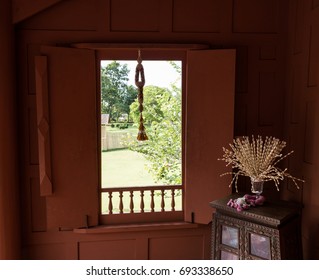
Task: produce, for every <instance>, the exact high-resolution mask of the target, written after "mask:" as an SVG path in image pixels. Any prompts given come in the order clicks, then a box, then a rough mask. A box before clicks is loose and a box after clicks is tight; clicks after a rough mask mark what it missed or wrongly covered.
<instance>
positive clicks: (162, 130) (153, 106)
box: [129, 86, 182, 185]
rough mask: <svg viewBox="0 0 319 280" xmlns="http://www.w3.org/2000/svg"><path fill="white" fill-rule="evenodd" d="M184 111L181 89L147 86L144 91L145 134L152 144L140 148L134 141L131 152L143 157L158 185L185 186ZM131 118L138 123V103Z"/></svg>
mask: <svg viewBox="0 0 319 280" xmlns="http://www.w3.org/2000/svg"><path fill="white" fill-rule="evenodd" d="M181 110H182V107H181V92H180V89H177V88H174V90H173V91H170V90H168V89H166V88H160V87H156V86H148V87H145V89H144V111H143V117H144V120H145V126H146V132H147V135H148V137H149V140H148V141H147V142H146V143H143V144H140V143H137V141H135V140H133V139H131V141H130V143H129V148H130V149H131V150H134V151H137V152H140V153H142V154H144V156H145V158H146V159H147V160H149V161H150V164H149V165H148V166H147V168H148V170H149V171H150V172H151V173H152V174H153V176H154V178H155V180H156V181H161V182H163V183H165V184H168V185H180V184H182V138H181V135H182V111H181ZM131 117H132V119H133V120H134V122H135V123H138V120H139V112H138V102H137V101H135V102H134V103H133V104H132V105H131Z"/></svg>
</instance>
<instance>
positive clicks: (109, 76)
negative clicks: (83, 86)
mask: <svg viewBox="0 0 319 280" xmlns="http://www.w3.org/2000/svg"><path fill="white" fill-rule="evenodd" d="M129 71H130V70H129V69H128V67H127V64H120V63H119V62H117V61H113V62H111V63H110V64H108V65H107V66H105V67H102V68H101V112H102V113H103V114H109V115H110V119H112V118H115V119H118V117H119V116H121V114H124V113H126V114H128V115H129V112H130V105H131V104H132V102H133V101H134V99H135V98H136V96H137V90H136V89H135V87H133V86H130V85H128V84H127V82H128V74H129Z"/></svg>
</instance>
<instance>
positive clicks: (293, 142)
mask: <svg viewBox="0 0 319 280" xmlns="http://www.w3.org/2000/svg"><path fill="white" fill-rule="evenodd" d="M289 8H290V9H289V11H290V12H289V41H288V51H287V80H286V88H287V96H286V100H287V101H286V115H285V136H286V137H287V139H289V143H290V146H291V149H293V150H295V151H296V152H295V154H294V155H293V157H291V159H290V160H289V167H290V170H291V172H293V174H296V176H304V179H305V180H306V183H305V184H304V185H303V188H302V190H301V191H299V190H296V188H295V187H294V185H293V184H288V185H287V188H286V189H285V190H286V191H285V192H284V193H283V197H284V198H285V199H294V200H298V201H301V202H302V203H303V205H304V209H303V226H302V233H303V247H304V257H305V258H306V259H318V258H319V239H318V236H319V202H318V199H317V198H318V196H319V179H318V168H319V160H318V157H319V148H318V146H317V144H316V143H319V53H318V50H319V1H317V0H291V1H290V7H289Z"/></svg>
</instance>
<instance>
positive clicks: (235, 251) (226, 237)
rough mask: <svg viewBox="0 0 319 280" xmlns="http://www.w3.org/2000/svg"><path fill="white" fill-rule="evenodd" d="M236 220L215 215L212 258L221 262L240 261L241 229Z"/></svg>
mask: <svg viewBox="0 0 319 280" xmlns="http://www.w3.org/2000/svg"><path fill="white" fill-rule="evenodd" d="M235 220H236V219H232V218H229V217H225V216H222V215H219V214H215V219H214V223H213V227H215V230H214V231H213V244H212V249H213V250H214V251H213V258H214V259H221V260H238V259H240V250H241V244H242V241H241V240H242V239H243V238H242V234H241V232H242V229H241V226H240V222H239V223H238V221H237V220H236V221H235Z"/></svg>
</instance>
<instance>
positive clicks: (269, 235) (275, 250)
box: [245, 223, 280, 260]
mask: <svg viewBox="0 0 319 280" xmlns="http://www.w3.org/2000/svg"><path fill="white" fill-rule="evenodd" d="M245 259H261V260H274V259H280V242H279V231H278V230H276V229H272V228H268V227H265V226H260V225H257V224H252V223H247V225H246V227H245Z"/></svg>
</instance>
